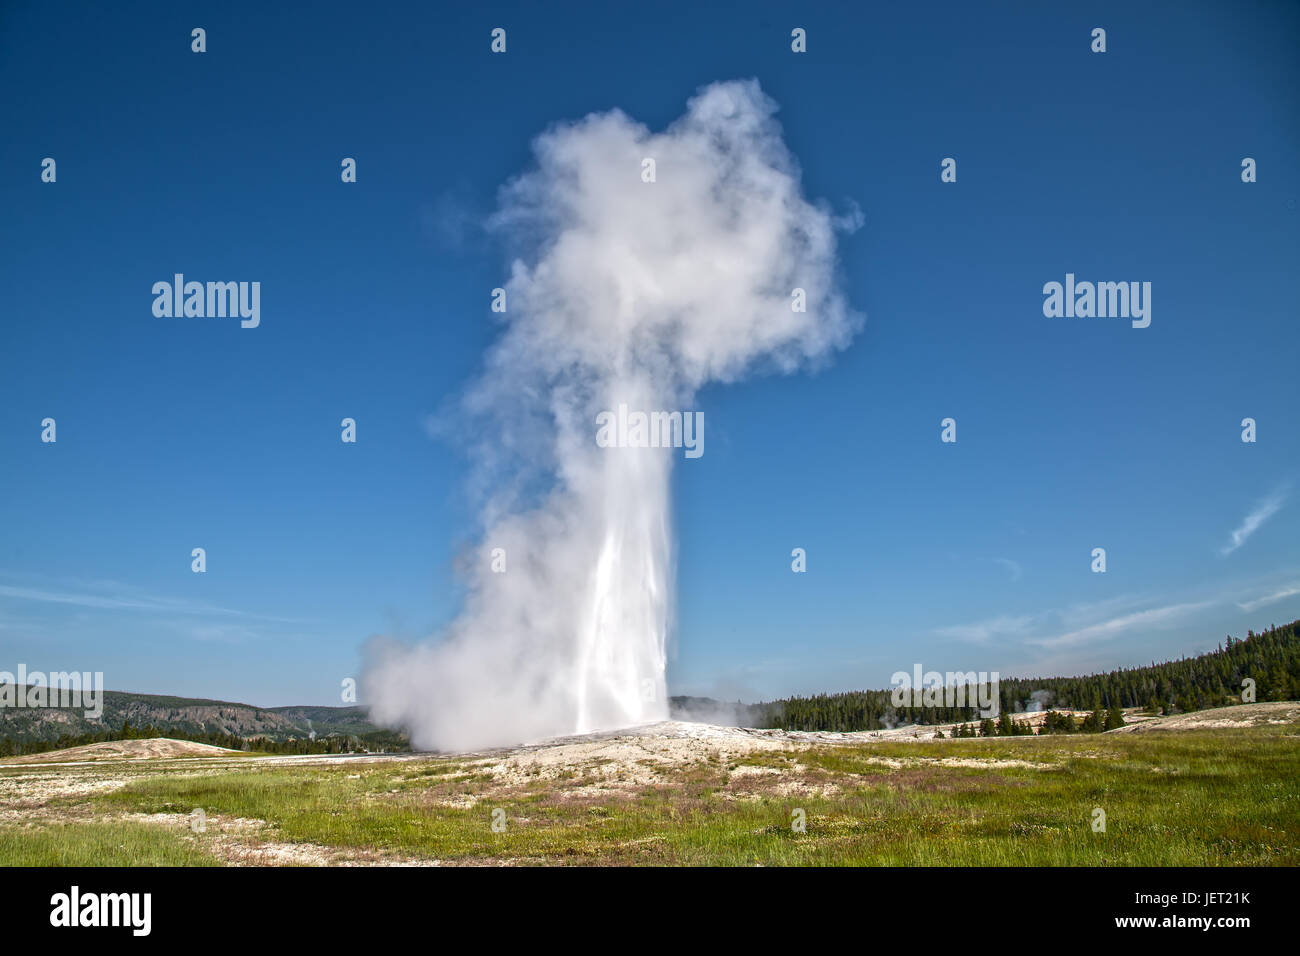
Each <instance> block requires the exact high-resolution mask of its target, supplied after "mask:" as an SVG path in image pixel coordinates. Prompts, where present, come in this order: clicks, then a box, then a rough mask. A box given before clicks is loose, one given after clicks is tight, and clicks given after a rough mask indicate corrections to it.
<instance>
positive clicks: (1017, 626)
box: [935, 614, 1034, 644]
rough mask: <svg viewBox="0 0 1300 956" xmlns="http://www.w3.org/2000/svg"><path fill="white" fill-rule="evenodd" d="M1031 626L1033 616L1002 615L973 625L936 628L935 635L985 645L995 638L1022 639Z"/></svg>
mask: <svg viewBox="0 0 1300 956" xmlns="http://www.w3.org/2000/svg"><path fill="white" fill-rule="evenodd" d="M1033 625H1034V617H1033V615H1029V614H1024V615H1020V616H1012V615H1002V616H1000V617H993V618H989V619H988V620H986V621H977V622H976V623H974V624H957V625H954V626H952V627H940V628H936V629H935V633H936V634H938V635H939V636H940V637H951V638H953V639H955V640H958V641H970V642H972V643H975V644H985V643H987V642H988V641H990V640H992V639H993V638H995V637H1023V636H1024V635H1025V634H1026V633H1027V632H1028V631H1029V630H1030V629H1031V628H1032V627H1033Z"/></svg>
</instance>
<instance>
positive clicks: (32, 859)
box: [0, 821, 220, 866]
mask: <svg viewBox="0 0 1300 956" xmlns="http://www.w3.org/2000/svg"><path fill="white" fill-rule="evenodd" d="M0 861H3V863H4V864H5V865H6V866H219V865H220V861H219V860H217V859H216V858H215V857H213V856H211V855H210V854H209V853H207V852H206V851H204V850H203V849H202V848H201V847H200V846H198V845H197V844H196V843H195V842H194V841H192V840H190V839H189V838H187V837H186V836H184V835H183V834H179V833H173V832H171V830H170V829H163V828H161V827H158V826H152V825H150V824H148V823H133V822H129V821H115V822H113V823H91V822H85V823H80V822H79V823H55V824H52V825H47V826H29V827H22V826H18V827H13V826H9V827H3V828H0Z"/></svg>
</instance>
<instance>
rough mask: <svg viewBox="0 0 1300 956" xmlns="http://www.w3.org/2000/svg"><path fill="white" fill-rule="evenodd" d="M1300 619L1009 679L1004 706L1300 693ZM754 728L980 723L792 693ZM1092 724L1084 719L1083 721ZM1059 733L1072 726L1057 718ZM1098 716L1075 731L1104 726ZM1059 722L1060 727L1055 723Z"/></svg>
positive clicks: (878, 699)
mask: <svg viewBox="0 0 1300 956" xmlns="http://www.w3.org/2000/svg"><path fill="white" fill-rule="evenodd" d="M1298 628H1300V621H1292V622H1291V623H1290V624H1284V625H1281V626H1274V627H1270V628H1269V629H1268V630H1267V631H1264V632H1263V633H1261V634H1256V633H1254V632H1253V631H1248V632H1247V633H1246V638H1245V640H1237V639H1234V638H1232V637H1228V638H1227V639H1226V640H1225V641H1224V642H1223V643H1222V644H1220V645H1219V647H1218V649H1217V650H1214V651H1210V652H1209V653H1208V654H1202V655H1200V656H1199V657H1185V658H1183V659H1181V660H1177V661H1169V662H1167V663H1164V664H1151V665H1149V666H1146V667H1135V668H1131V669H1125V670H1116V671H1110V672H1109V673H1107V674H1094V675H1092V676H1090V677H1035V678H1019V677H1017V678H1003V679H1001V680H1000V681H999V696H1000V699H1001V700H1000V703H1001V711H1002V713H1004V714H1008V713H1019V712H1022V711H1025V710H1052V709H1059V710H1086V711H1090V712H1092V713H1093V714H1097V713H1098V712H1102V715H1103V718H1104V716H1105V714H1104V712H1106V711H1109V710H1111V709H1112V708H1123V707H1143V708H1146V709H1147V711H1148V712H1150V713H1153V714H1173V713H1184V712H1188V711H1193V710H1204V709H1205V708H1207V707H1221V706H1223V705H1225V704H1239V703H1241V702H1242V693H1243V687H1242V684H1243V681H1245V680H1246V679H1247V678H1249V679H1251V680H1253V681H1254V682H1255V688H1254V691H1255V699H1256V700H1260V701H1265V700H1296V699H1300V634H1298V632H1297V629H1298ZM741 711H742V718H748V721H749V722H751V726H756V727H779V728H781V729H783V730H839V731H852V730H880V729H882V728H886V727H896V726H899V725H901V724H951V723H958V722H965V721H977V722H978V721H979V715H978V714H977V712H976V711H975V709H974V708H971V707H900V708H895V707H894V706H893V704H892V701H891V700H890V692H889V691H888V690H875V691H853V692H850V693H846V694H819V695H817V696H816V697H789V698H786V699H784V700H774V701H770V702H768V703H763V704H756V705H752V706H750V707H743V706H742V708H741ZM1085 723H1086V722H1085ZM1053 724H1054V727H1053V730H1055V732H1069V730H1068V729H1066V727H1065V726H1064V725H1063V724H1058V722H1056V721H1054V722H1053ZM1096 724H1097V721H1096V720H1095V719H1094V720H1093V721H1092V723H1091V724H1090V725H1089V726H1087V727H1082V726H1080V727H1076V728H1074V729H1076V730H1089V729H1106V721H1105V720H1104V719H1103V720H1102V722H1101V726H1100V727H1097V726H1096ZM1058 726H1059V729H1057V727H1058Z"/></svg>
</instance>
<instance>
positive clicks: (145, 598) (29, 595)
mask: <svg viewBox="0 0 1300 956" xmlns="http://www.w3.org/2000/svg"><path fill="white" fill-rule="evenodd" d="M0 597H3V598H13V599H17V600H20V601H38V602H42V603H45V604H70V605H74V606H76V607H89V608H97V609H100V610H110V611H146V612H165V613H168V614H193V615H200V616H218V617H235V618H247V619H250V620H259V621H276V622H279V623H284V624H297V623H303V622H301V621H298V620H296V619H294V618H287V617H272V616H269V615H263V614H251V613H249V612H246V611H236V610H233V609H231V608H225V607H217V606H214V605H211V604H203V603H201V602H195V601H187V600H184V599H177V598H165V597H154V596H150V595H143V594H138V593H125V594H123V593H117V594H94V593H90V592H88V591H84V590H83V591H54V590H48V589H45V588H34V587H15V586H13V585H9V584H0Z"/></svg>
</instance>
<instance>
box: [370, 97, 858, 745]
mask: <svg viewBox="0 0 1300 956" xmlns="http://www.w3.org/2000/svg"><path fill="white" fill-rule="evenodd" d="M775 111H776V104H775V103H773V102H772V101H771V100H770V99H768V98H767V97H766V96H765V95H764V94H763V92H762V91H761V90H760V89H759V86H758V83H757V82H756V81H752V80H751V81H747V82H732V83H718V84H714V85H712V86H709V87H706V88H704V89H702V90H701V91H700V92H699V94H698V95H697V96H696V97H695V98H694V99H692V100H691V101H690V103H689V104H688V107H687V111H686V114H685V115H684V116H683V117H681V118H680V119H679V120H677V121H676V122H674V123H673V124H672V125H671V126H670V127H669V128H668V129H667V130H666V131H665V132H663V133H652V132H650V131H649V130H648V129H646V128H645V127H644V126H642V125H640V124H638V123H636V122H634V121H633V120H631V119H630V118H629V117H627V116H626V115H624V114H623V113H622V112H620V111H618V110H614V111H612V112H609V113H602V114H593V115H591V116H588V117H586V118H585V119H583V120H580V121H578V122H575V123H568V124H561V125H558V126H555V127H554V128H552V129H550V130H549V131H547V132H546V133H544V134H543V135H541V136H540V137H539V138H538V139H537V141H536V143H535V146H534V149H535V152H536V156H537V167H536V169H533V170H531V171H529V172H527V173H525V174H524V175H522V176H520V177H519V178H518V179H516V180H514V181H512V182H511V183H510V184H509V185H507V186H506V187H505V188H504V189H503V190H502V195H501V208H500V210H499V211H498V212H497V213H496V215H495V216H494V217H493V219H492V223H491V225H492V227H493V229H495V230H497V231H498V232H500V233H501V234H503V235H505V236H506V237H507V238H508V239H509V240H511V241H512V242H514V243H516V244H517V245H518V246H519V247H520V249H521V251H520V253H519V258H517V259H516V260H515V262H514V263H513V265H512V267H511V273H510V278H509V281H508V282H506V283H505V286H504V288H505V290H506V302H507V311H506V312H505V313H504V314H503V316H502V317H503V318H504V320H505V329H504V331H503V334H502V335H501V338H500V339H499V340H498V341H497V343H496V344H495V345H494V346H493V347H492V349H491V351H490V352H489V354H488V355H487V358H486V367H485V369H484V371H483V374H482V375H481V377H480V378H479V379H478V380H477V382H476V383H475V384H474V385H473V387H472V388H471V389H470V390H469V392H468V394H467V395H466V396H465V398H464V411H465V412H467V413H468V414H469V415H470V416H471V417H472V419H473V420H474V421H476V422H478V423H480V428H479V430H478V431H477V433H476V434H477V436H478V438H477V440H476V442H475V446H476V447H475V451H476V461H477V462H478V463H479V468H478V471H477V473H476V481H477V482H478V483H480V484H481V487H482V489H483V490H484V492H485V504H484V527H485V531H484V535H483V540H482V549H481V553H480V554H477V555H476V556H475V560H474V561H472V562H469V567H468V570H467V574H468V578H469V580H468V593H467V598H466V606H465V609H464V611H463V612H462V614H461V616H460V617H459V618H458V619H457V620H456V621H455V622H454V623H453V624H452V625H451V626H450V627H449V628H448V631H447V633H446V634H444V635H442V636H441V638H440V639H439V640H437V641H435V642H431V643H428V644H423V645H419V646H415V647H409V646H405V645H398V644H395V643H392V642H382V643H376V644H373V645H372V646H371V648H370V650H369V662H368V666H367V669H366V674H365V677H364V690H365V694H366V699H367V701H368V702H370V706H371V710H372V716H373V718H374V719H375V720H377V721H379V722H382V723H385V724H389V725H394V726H402V727H406V728H408V729H409V730H410V732H411V739H412V742H413V743H414V744H415V745H416V746H417V747H426V748H428V747H432V748H440V749H467V748H472V747H480V746H486V745H494V744H512V743H518V742H521V741H527V740H535V739H539V738H542V737H546V736H554V735H559V734H569V733H582V732H586V731H591V730H597V729H607V728H612V727H620V726H629V725H633V724H639V723H647V722H650V721H655V720H662V719H664V718H666V717H667V708H668V704H667V695H666V688H665V685H664V666H665V660H666V653H667V641H668V633H669V628H670V626H671V623H672V608H673V577H674V569H673V537H672V514H671V501H670V500H669V488H670V482H669V479H670V472H671V469H672V467H673V463H674V461H675V460H676V459H678V458H680V457H681V452H680V451H674V450H673V449H671V448H638V447H600V445H598V443H597V441H596V432H597V426H596V419H597V416H598V415H599V414H600V413H601V412H603V411H609V410H611V409H617V408H618V407H619V406H620V405H622V404H625V405H626V406H627V407H628V408H631V409H640V410H644V411H647V412H648V411H655V410H683V411H684V410H686V409H689V408H691V407H692V400H693V398H694V395H695V393H696V391H697V390H698V389H699V388H700V387H701V386H702V385H704V384H705V383H707V382H712V381H723V382H726V381H734V380H736V379H738V378H740V377H741V376H743V375H745V374H746V373H748V372H750V371H753V370H762V369H763V368H771V369H776V370H779V371H785V372H788V371H794V370H796V369H798V368H799V367H801V366H802V365H804V364H806V363H807V362H808V361H810V360H814V359H816V358H818V357H819V356H823V355H825V354H827V353H828V352H830V351H831V350H833V349H835V348H840V347H843V346H844V345H846V344H847V342H848V341H849V339H850V337H851V336H852V334H853V332H854V330H855V329H856V327H857V325H858V323H859V319H860V317H859V316H858V315H856V314H855V313H854V312H852V311H851V310H850V309H849V308H848V307H847V306H846V304H845V302H844V300H843V298H842V296H841V295H840V294H839V292H838V291H837V289H836V286H835V281H834V266H835V231H836V228H837V227H839V228H845V227H848V228H852V227H854V226H856V222H853V221H848V222H846V221H844V220H840V219H836V218H835V217H834V216H833V214H832V213H831V212H830V211H829V210H828V209H827V208H825V207H824V206H819V205H814V204H811V203H809V202H808V201H806V200H805V199H804V198H803V197H802V195H801V192H800V188H799V170H798V167H797V165H796V163H795V160H794V158H793V157H792V156H791V155H790V153H789V151H788V150H787V149H786V147H785V144H784V143H783V141H782V139H781V130H780V127H779V125H778V124H777V122H776V120H775V119H774V117H773V114H774V113H775ZM646 159H653V160H654V161H655V162H654V167H655V176H654V181H645V178H644V177H643V175H642V172H643V169H645V168H646V167H645V165H644V160H646ZM796 289H799V290H803V292H802V295H800V296H796V295H795V290H796ZM799 299H803V300H804V301H805V302H806V308H802V309H801V308H800V304H801V303H800V302H799ZM707 461H708V458H707V456H706V457H703V458H701V459H698V460H697V461H693V462H691V463H690V467H707ZM493 549H501V552H499V553H500V554H502V555H503V557H504V561H505V571H504V573H496V572H494V571H493V569H492V567H491V562H490V559H489V557H488V555H489V553H490V552H492V551H493Z"/></svg>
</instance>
